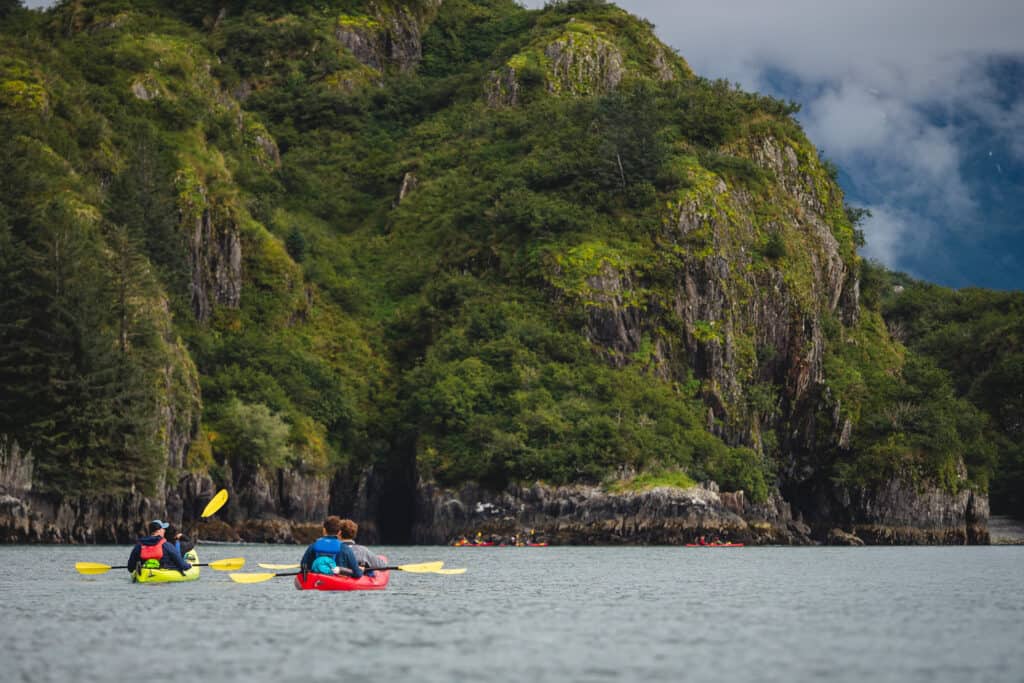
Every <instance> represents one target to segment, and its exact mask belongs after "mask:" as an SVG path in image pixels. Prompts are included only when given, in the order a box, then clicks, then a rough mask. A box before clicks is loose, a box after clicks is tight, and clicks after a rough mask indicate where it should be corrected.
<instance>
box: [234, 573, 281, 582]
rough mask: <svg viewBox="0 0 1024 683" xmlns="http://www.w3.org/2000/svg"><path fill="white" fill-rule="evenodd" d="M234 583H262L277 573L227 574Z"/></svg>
mask: <svg viewBox="0 0 1024 683" xmlns="http://www.w3.org/2000/svg"><path fill="white" fill-rule="evenodd" d="M228 576H230V577H231V580H232V581H234V582H235V583H263V582H264V581H270V580H271V579H272V578H274V577H275V576H277V574H228Z"/></svg>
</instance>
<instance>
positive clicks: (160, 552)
mask: <svg viewBox="0 0 1024 683" xmlns="http://www.w3.org/2000/svg"><path fill="white" fill-rule="evenodd" d="M169 526H170V524H168V523H167V522H164V521H161V520H159V519H154V520H153V521H152V522H150V523H149V536H144V537H142V538H140V539H139V542H138V543H136V544H135V547H134V548H132V553H131V555H129V556H128V573H129V574H131V573H133V572H135V570H136V569H138V568H139V567H140V566H141V567H143V568H146V569H161V568H162V569H177V570H178V571H180V572H181V573H182V574H184V573H185V572H186V571H188V570H189V569H191V568H192V565H190V564H189V563H188V562H186V561H185V559H184V558H183V557H182V556H181V553H179V552H178V549H177V548H176V547H175V546H174V544H173V543H168V542H167V539H166V538H164V534H166V533H167V527H169Z"/></svg>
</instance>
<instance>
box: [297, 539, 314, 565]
mask: <svg viewBox="0 0 1024 683" xmlns="http://www.w3.org/2000/svg"><path fill="white" fill-rule="evenodd" d="M311 564H313V546H312V545H311V546H309V547H308V548H306V552H304V553H303V554H302V559H301V560H299V566H300V567H301V568H302V570H303V571H309V567H310V565H311Z"/></svg>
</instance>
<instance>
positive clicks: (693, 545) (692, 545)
mask: <svg viewBox="0 0 1024 683" xmlns="http://www.w3.org/2000/svg"><path fill="white" fill-rule="evenodd" d="M686 547H687V548H742V547H743V544H742V543H705V544H704V545H701V544H700V543H687V544H686Z"/></svg>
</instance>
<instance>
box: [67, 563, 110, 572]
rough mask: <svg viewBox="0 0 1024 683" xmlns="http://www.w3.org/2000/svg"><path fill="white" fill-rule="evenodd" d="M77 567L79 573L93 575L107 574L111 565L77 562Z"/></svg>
mask: <svg viewBox="0 0 1024 683" xmlns="http://www.w3.org/2000/svg"><path fill="white" fill-rule="evenodd" d="M75 569H77V570H78V573H79V574H86V575H91V574H106V573H107V572H109V571H110V569H111V567H110V565H109V564H100V563H99V562H75Z"/></svg>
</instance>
